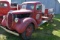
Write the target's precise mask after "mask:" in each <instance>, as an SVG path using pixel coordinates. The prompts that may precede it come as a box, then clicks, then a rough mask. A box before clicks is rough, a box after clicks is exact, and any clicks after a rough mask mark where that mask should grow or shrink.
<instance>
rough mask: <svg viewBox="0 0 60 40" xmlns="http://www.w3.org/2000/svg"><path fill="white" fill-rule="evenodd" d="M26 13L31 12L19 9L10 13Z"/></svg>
mask: <svg viewBox="0 0 60 40" xmlns="http://www.w3.org/2000/svg"><path fill="white" fill-rule="evenodd" d="M26 12H32V11H31V10H27V9H20V10H16V11H12V13H26ZM10 13H11V12H10Z"/></svg>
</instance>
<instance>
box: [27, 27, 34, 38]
mask: <svg viewBox="0 0 60 40" xmlns="http://www.w3.org/2000/svg"><path fill="white" fill-rule="evenodd" d="M32 31H33V28H32V27H28V28H27V30H26V36H27V37H29V36H31V34H32Z"/></svg>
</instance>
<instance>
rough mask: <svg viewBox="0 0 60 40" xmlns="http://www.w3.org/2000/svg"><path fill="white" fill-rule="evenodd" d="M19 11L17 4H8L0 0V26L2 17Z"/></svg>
mask: <svg viewBox="0 0 60 40" xmlns="http://www.w3.org/2000/svg"><path fill="white" fill-rule="evenodd" d="M19 9H20V5H17V3H9V2H8V1H2V0H0V24H1V21H2V19H3V15H6V14H7V13H8V12H9V11H12V10H19Z"/></svg>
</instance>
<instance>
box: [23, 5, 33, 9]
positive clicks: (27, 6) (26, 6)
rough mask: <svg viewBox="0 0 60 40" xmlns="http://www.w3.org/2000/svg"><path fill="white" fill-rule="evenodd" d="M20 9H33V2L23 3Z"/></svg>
mask: <svg viewBox="0 0 60 40" xmlns="http://www.w3.org/2000/svg"><path fill="white" fill-rule="evenodd" d="M22 9H29V10H33V9H34V4H23V5H22Z"/></svg>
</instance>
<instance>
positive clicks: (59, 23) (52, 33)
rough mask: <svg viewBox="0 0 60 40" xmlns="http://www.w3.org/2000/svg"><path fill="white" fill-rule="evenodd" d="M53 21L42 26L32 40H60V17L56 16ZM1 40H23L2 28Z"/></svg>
mask: <svg viewBox="0 0 60 40" xmlns="http://www.w3.org/2000/svg"><path fill="white" fill-rule="evenodd" d="M53 21H54V22H53V23H45V24H43V25H41V26H40V27H39V28H38V29H37V30H36V31H35V32H34V33H33V34H32V38H31V40H60V15H55V17H54V18H53ZM0 40H21V38H20V37H17V36H15V35H12V34H10V33H7V32H6V31H4V30H3V29H1V28H0Z"/></svg>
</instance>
